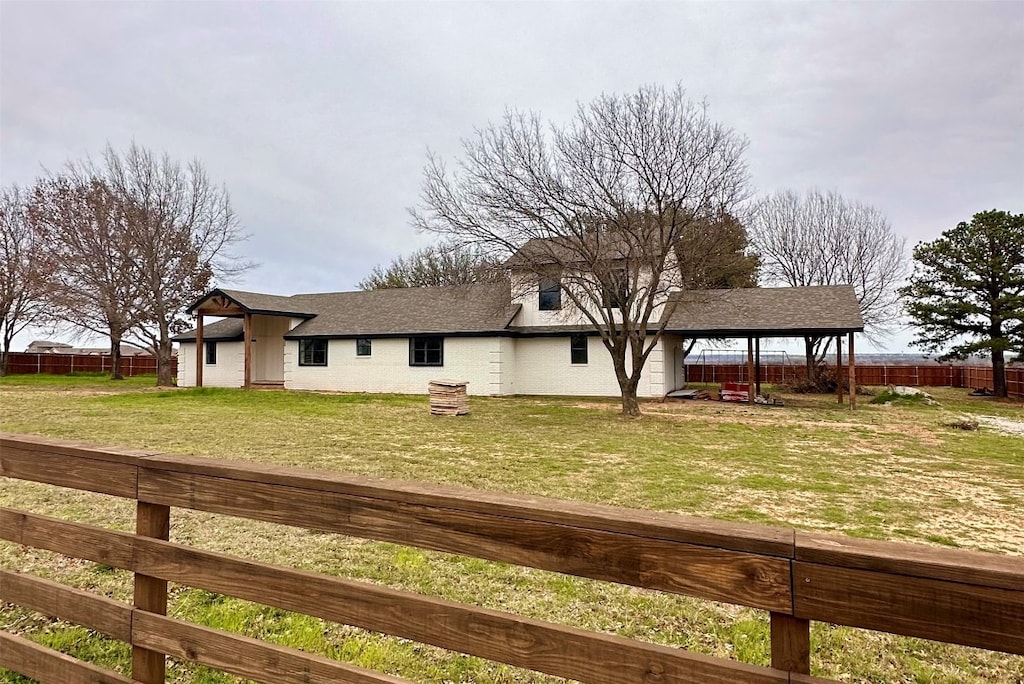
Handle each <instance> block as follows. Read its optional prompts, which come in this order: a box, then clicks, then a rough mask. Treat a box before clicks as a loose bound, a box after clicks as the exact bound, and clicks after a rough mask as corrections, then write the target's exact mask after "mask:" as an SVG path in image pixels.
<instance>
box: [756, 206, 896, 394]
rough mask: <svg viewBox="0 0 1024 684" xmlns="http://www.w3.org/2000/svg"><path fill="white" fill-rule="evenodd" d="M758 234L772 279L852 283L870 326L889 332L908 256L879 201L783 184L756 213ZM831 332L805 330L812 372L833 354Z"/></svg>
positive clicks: (875, 332)
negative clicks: (797, 189) (800, 189)
mask: <svg viewBox="0 0 1024 684" xmlns="http://www.w3.org/2000/svg"><path fill="white" fill-rule="evenodd" d="M752 217H753V218H752V223H751V229H752V236H751V237H752V241H753V244H754V247H755V248H756V250H757V251H758V252H759V253H760V255H761V267H762V277H763V279H764V280H765V281H766V282H767V283H768V284H774V285H789V286H792V287H798V286H806V285H845V284H849V285H853V287H854V290H855V291H856V293H857V299H858V301H859V302H860V311H861V315H862V316H863V317H864V324H865V331H866V332H867V333H868V335H869V337H873V338H874V339H879V338H884V337H885V336H886V335H887V332H888V328H889V327H890V326H891V325H892V324H893V322H894V321H895V320H896V319H897V317H898V315H899V308H900V298H899V293H898V291H897V287H898V286H899V284H900V283H901V282H902V281H903V280H904V279H905V278H906V277H907V274H908V272H909V262H908V260H907V255H906V245H905V241H904V239H903V238H901V237H898V236H896V235H895V234H893V232H892V228H891V227H890V225H889V221H888V220H887V219H886V218H885V215H884V214H882V212H881V211H879V210H878V209H876V208H875V207H872V206H868V205H866V204H862V203H860V202H856V201H852V200H848V199H845V198H844V197H843V196H842V195H840V194H839V193H837V192H835V191H827V192H823V191H821V190H809V191H808V192H807V193H806V194H804V195H803V196H801V195H799V194H797V193H796V192H793V191H792V190H783V191H779V192H776V193H775V194H773V195H771V196H769V197H766V198H764V199H761V200H760V201H758V202H757V203H756V205H755V207H754V211H753V215H752ZM830 344H831V338H829V337H805V338H804V348H805V353H806V360H807V376H808V378H809V379H814V376H815V370H816V368H817V365H818V364H819V363H820V362H822V361H823V360H824V358H825V355H826V354H827V353H828V350H829V347H830Z"/></svg>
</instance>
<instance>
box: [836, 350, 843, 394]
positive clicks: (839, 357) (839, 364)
mask: <svg viewBox="0 0 1024 684" xmlns="http://www.w3.org/2000/svg"><path fill="white" fill-rule="evenodd" d="M842 371H843V336H842V335H836V399H838V400H839V403H840V404H842V403H843V376H842Z"/></svg>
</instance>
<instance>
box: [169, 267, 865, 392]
mask: <svg viewBox="0 0 1024 684" xmlns="http://www.w3.org/2000/svg"><path fill="white" fill-rule="evenodd" d="M558 300H559V297H558V290H557V289H552V288H551V287H549V286H546V285H545V284H544V283H543V282H541V283H538V284H537V287H536V288H534V289H533V290H532V291H531V292H526V291H523V292H522V293H520V294H518V295H513V293H512V289H511V287H510V285H509V284H508V283H480V284H474V285H460V286H452V287H429V288H405V289H391V290H370V291H358V292H335V293H322V294H300V295H294V296H290V297H285V296H276V295H267V294H258V293H254V292H240V291H236V290H226V289H216V290H213V291H212V292H210V293H208V294H207V295H205V296H204V297H203V298H202V299H200V300H199V301H198V302H196V304H195V305H193V306H192V308H191V309H190V311H191V312H192V313H194V314H196V316H197V317H198V320H199V326H198V327H197V328H196V329H195V330H193V331H190V332H188V333H185V334H183V335H180V336H178V337H176V338H175V340H176V341H177V342H179V343H180V353H179V357H178V361H179V363H178V368H179V375H178V384H179V385H181V386H186V387H191V386H204V385H205V386H216V387H250V386H283V387H285V388H290V389H304V390H335V391H345V392H395V393H404V394H425V393H426V392H427V386H428V383H429V382H430V381H431V380H435V379H440V378H448V379H457V380H463V381H468V383H469V387H468V390H469V392H470V393H471V394H483V395H511V394H527V395H529V394H537V395H573V396H618V395H619V386H618V383H617V382H616V380H615V373H614V371H613V369H612V364H611V357H610V355H609V354H608V352H607V351H606V350H605V348H604V346H603V345H602V343H601V338H600V337H599V336H598V333H597V331H596V330H594V329H593V328H592V327H589V326H587V325H581V324H580V322H579V320H578V319H576V320H575V321H573V320H572V319H569V318H568V317H567V316H565V315H564V312H563V311H561V310H560V308H561V307H560V302H559V301H558ZM671 302H672V303H673V306H666V307H664V310H663V313H662V322H664V324H665V335H664V337H663V338H662V340H661V341H660V342H659V344H658V347H657V348H655V349H654V350H653V352H652V354H651V356H650V358H649V360H648V362H647V365H646V367H645V368H644V372H643V376H642V378H641V382H640V386H639V388H638V391H637V394H638V396H640V397H656V398H660V397H663V396H664V395H665V394H666V393H667V392H669V391H671V390H673V389H676V388H679V387H681V386H682V385H683V378H682V362H683V354H682V344H683V340H684V339H692V338H709V339H718V338H746V339H748V340H753V339H755V338H757V339H759V338H767V337H801V336H804V335H821V336H837V337H838V336H842V335H847V334H848V335H849V338H850V342H851V343H852V341H853V333H854V332H861V331H863V329H864V321H863V319H862V318H861V314H860V307H859V305H858V302H857V297H856V294H855V293H854V290H853V288H852V287H851V286H847V285H842V286H820V287H797V288H750V289H738V290H710V291H696V290H688V291H681V292H676V293H673V294H672V295H671ZM205 316H212V317H219V318H222V320H217V321H214V322H212V323H209V324H205V325H204V317H205ZM851 351H852V350H851ZM197 354H198V356H197ZM851 356H852V355H851Z"/></svg>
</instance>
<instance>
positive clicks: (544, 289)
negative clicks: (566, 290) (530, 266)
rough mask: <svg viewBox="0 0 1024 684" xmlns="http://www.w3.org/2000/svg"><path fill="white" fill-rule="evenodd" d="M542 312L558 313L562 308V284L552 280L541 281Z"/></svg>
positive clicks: (540, 302) (542, 279)
mask: <svg viewBox="0 0 1024 684" xmlns="http://www.w3.org/2000/svg"><path fill="white" fill-rule="evenodd" d="M539 304H540V310H541V311H558V310H559V309H561V308H562V284H561V283H559V282H558V281H557V280H554V279H552V278H541V280H540V301H539Z"/></svg>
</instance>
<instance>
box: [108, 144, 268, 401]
mask: <svg viewBox="0 0 1024 684" xmlns="http://www.w3.org/2000/svg"><path fill="white" fill-rule="evenodd" d="M92 173H93V175H94V176H96V177H98V178H101V179H102V182H103V183H105V184H106V186H107V187H109V189H110V191H111V193H113V195H114V197H115V198H116V201H117V202H118V203H119V205H120V206H121V208H122V210H123V216H124V232H123V234H122V236H121V239H122V240H124V241H125V242H126V243H127V247H128V249H130V251H131V254H132V256H133V259H134V260H135V264H134V268H133V273H134V275H135V277H136V278H137V282H136V285H137V287H138V295H139V297H140V307H141V308H140V310H139V311H138V313H137V316H136V318H137V320H138V325H137V326H135V327H133V328H132V329H131V330H130V332H129V334H130V335H131V336H132V337H133V338H134V339H136V340H138V341H140V342H142V343H143V344H145V345H146V346H148V347H149V348H150V349H152V350H153V353H154V354H155V355H156V357H157V385H161V386H163V385H170V384H172V383H173V377H172V372H171V369H172V361H173V347H172V343H171V337H172V336H173V335H174V334H176V333H178V332H181V331H183V330H184V329H186V328H187V327H188V322H187V320H186V319H185V313H186V309H187V308H188V306H189V304H191V303H192V302H194V301H195V300H196V299H198V298H199V297H200V296H202V294H203V293H205V292H206V291H208V290H209V288H210V286H211V284H212V282H213V281H214V280H215V279H217V280H225V279H230V278H232V277H234V276H237V275H238V274H240V273H241V272H243V271H244V270H246V269H248V268H250V267H251V266H252V264H251V263H250V262H247V261H244V260H241V259H239V258H237V257H235V256H234V255H233V254H232V253H231V251H230V250H231V248H232V247H233V246H234V245H236V244H237V243H238V242H240V241H241V240H243V239H244V235H243V234H242V232H241V228H240V226H239V222H238V218H237V216H236V215H235V213H234V210H233V209H232V207H231V201H230V197H229V196H228V193H227V191H226V190H225V189H224V188H223V187H219V186H216V185H214V184H213V183H212V182H211V181H210V180H209V178H208V177H207V175H206V171H205V170H204V168H203V166H202V164H200V163H199V161H198V160H193V161H192V162H190V163H189V164H188V165H187V166H182V165H181V164H179V163H178V162H176V161H174V160H172V159H171V158H170V157H169V156H168V155H166V154H164V155H162V156H157V155H156V154H154V153H153V152H151V151H150V150H147V149H146V148H144V147H141V146H139V145H136V144H134V143H133V144H132V145H131V146H130V147H129V148H128V150H127V151H126V152H125V153H123V154H119V153H118V152H117V151H115V150H114V149H113V148H111V147H110V146H108V147H107V148H106V150H105V151H104V153H103V158H102V165H101V166H100V167H99V168H93V169H92Z"/></svg>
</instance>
